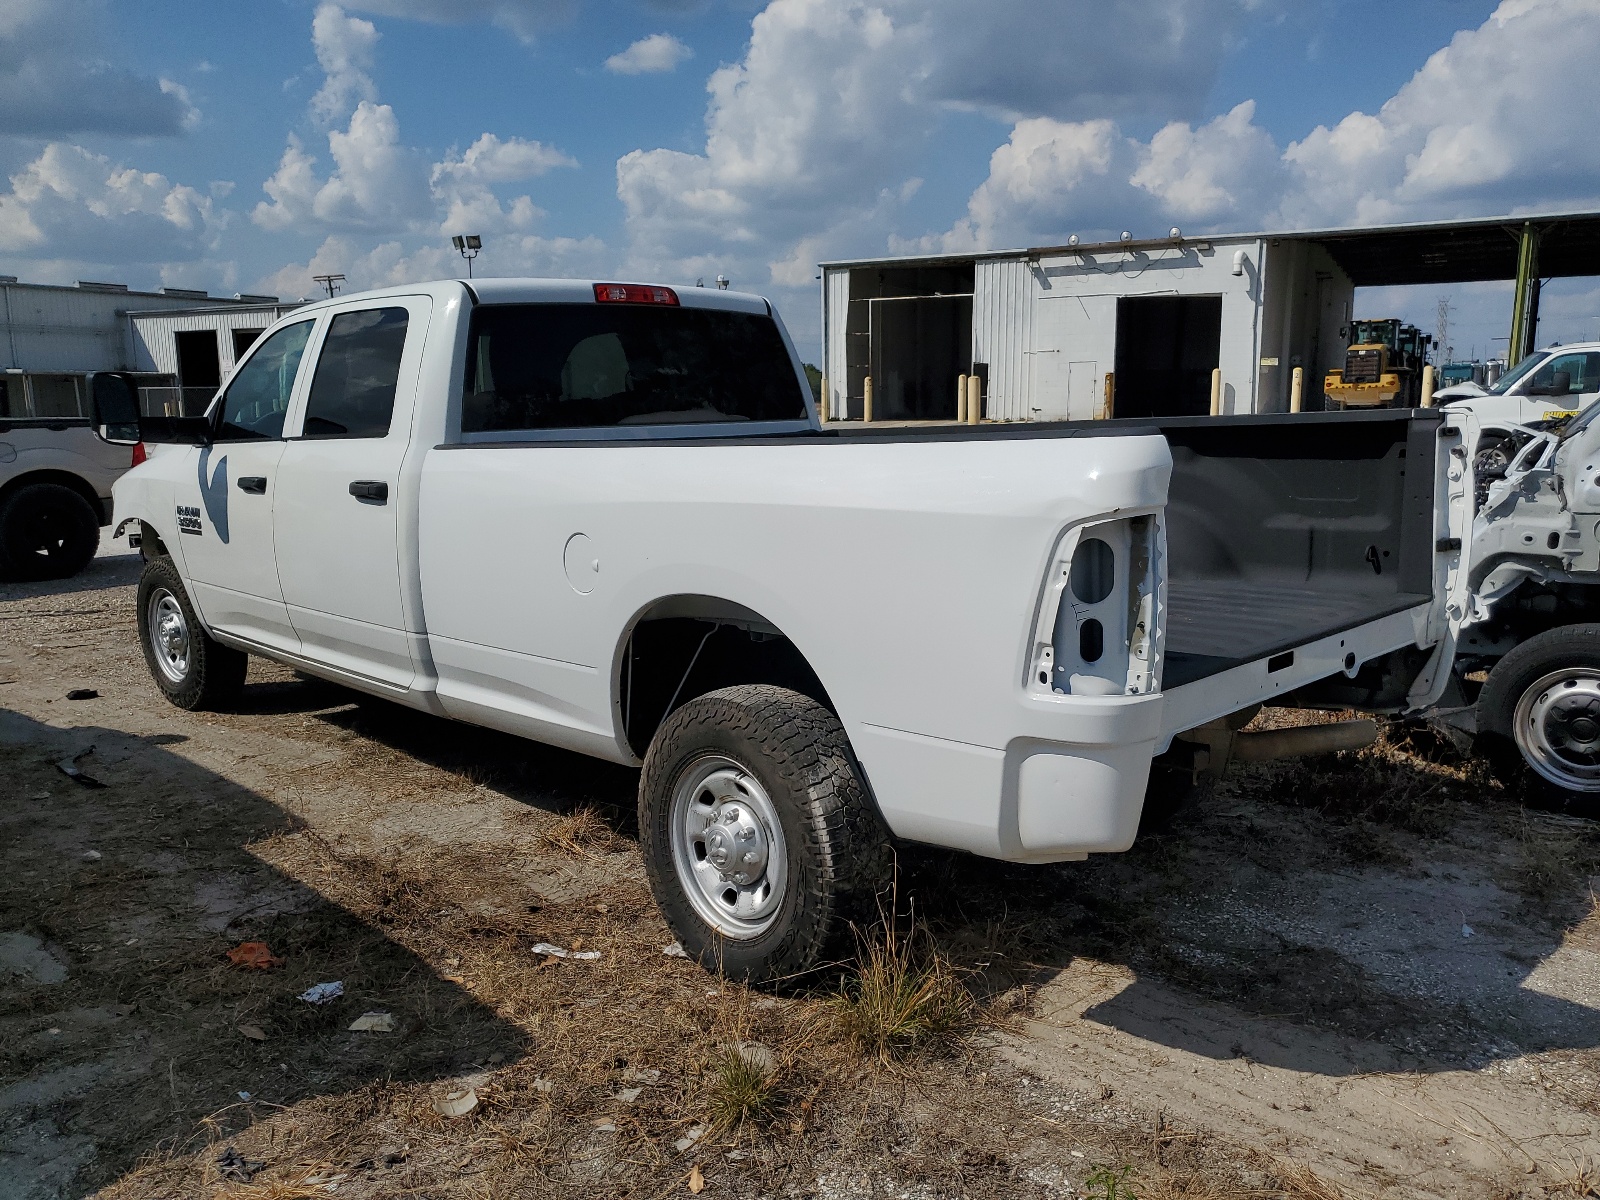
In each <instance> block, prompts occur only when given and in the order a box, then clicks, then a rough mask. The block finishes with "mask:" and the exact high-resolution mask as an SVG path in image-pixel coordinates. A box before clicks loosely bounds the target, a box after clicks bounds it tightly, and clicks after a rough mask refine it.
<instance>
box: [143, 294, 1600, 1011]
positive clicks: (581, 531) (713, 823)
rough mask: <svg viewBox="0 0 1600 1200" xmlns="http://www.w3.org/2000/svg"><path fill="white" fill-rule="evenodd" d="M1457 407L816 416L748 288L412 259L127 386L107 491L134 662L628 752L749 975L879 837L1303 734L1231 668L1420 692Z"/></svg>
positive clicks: (865, 859) (956, 824)
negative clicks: (1044, 420) (414, 266)
mask: <svg viewBox="0 0 1600 1200" xmlns="http://www.w3.org/2000/svg"><path fill="white" fill-rule="evenodd" d="M1465 420H1467V422H1468V423H1469V424H1470V418H1466V419H1465ZM1458 424H1459V423H1452V422H1449V421H1447V420H1446V419H1445V418H1444V416H1443V415H1442V414H1441V413H1440V412H1439V411H1420V412H1390V411H1376V412H1361V413H1330V414H1311V415H1296V416H1287V415H1283V416H1261V417H1226V418H1216V419H1212V418H1198V419H1188V418H1185V419H1173V420H1156V421H1127V422H1111V421H1104V422H1093V423H1080V424H1057V425H1045V424H1039V425H1011V426H1006V425H985V426H981V427H977V428H972V427H947V428H938V429H895V428H879V427H871V428H862V427H860V426H855V427H853V428H850V429H848V430H845V429H843V428H841V427H839V426H836V425H831V424H828V425H822V424H819V423H818V421H817V419H816V415H815V413H814V411H813V407H812V402H811V393H810V390H809V388H808V386H807V383H806V379H805V376H804V374H803V372H802V368H801V366H800V364H799V360H798V358H797V357H796V356H795V353H794V350H793V347H792V346H791V345H790V343H789V339H788V336H787V334H786V333H785V332H784V329H783V327H782V324H781V323H780V322H779V320H778V318H777V317H776V315H775V314H774V313H773V311H772V308H771V306H770V305H769V304H768V303H767V302H766V301H764V300H762V299H761V298H759V297H755V296H746V295H740V294H737V293H731V292H718V291H708V290H700V289H685V290H681V291H674V290H672V289H670V288H666V287H658V286H643V285H626V284H609V283H592V282H571V281H537V280H524V281H517V280H480V281H477V282H474V283H470V284H469V283H465V282H462V281H447V282H440V283H433V284H427V285H422V286H416V287H406V288H398V289H393V290H388V291H383V292H374V293H368V294H365V295H360V296H351V297H342V296H341V297H339V298H337V299H336V300H333V301H329V302H325V303H321V304H316V305H311V306H308V307H306V308H302V309H298V310H296V311H295V312H294V313H293V314H292V315H291V316H289V317H287V318H285V319H284V320H283V321H281V322H280V323H279V324H278V325H277V326H275V327H274V328H273V329H272V330H270V331H269V332H268V333H267V334H266V335H265V336H264V337H262V338H261V339H260V340H259V341H258V342H257V344H256V346H255V347H254V349H253V350H252V352H251V354H250V356H249V357H248V359H246V360H245V362H244V363H243V364H242V365H241V366H240V367H239V368H238V370H237V371H236V373H235V374H234V376H233V377H232V379H231V380H230V381H229V382H228V383H227V384H226V385H225V387H224V388H223V389H222V391H221V392H220V393H219V395H218V397H217V398H216V400H215V402H214V403H213V405H212V407H211V410H210V414H209V416H208V417H206V418H195V419H193V420H168V421H164V422H157V421H146V423H145V427H144V435H145V437H146V440H147V441H151V442H154V441H157V440H160V441H163V442H166V443H179V444H166V445H160V446H154V447H153V448H152V449H151V450H150V456H149V461H148V462H146V463H144V464H143V465H141V466H139V467H138V468H136V469H135V470H133V471H132V472H131V473H130V474H128V475H127V476H126V477H125V478H123V479H122V480H121V481H120V482H119V483H118V484H117V488H116V516H117V519H118V521H119V522H120V523H121V524H123V525H127V524H130V523H137V529H138V533H139V535H140V537H141V538H142V543H143V549H144V551H145V554H146V557H147V559H148V563H147V566H146V568H145V572H144V577H143V579H142V581H141V584H140V587H139V593H138V605H139V611H138V618H139V634H140V638H141V642H142V646H143V650H144V653H145V656H146V659H147V661H148V663H149V666H150V670H151V674H152V676H153V677H154V679H155V681H156V683H157V684H158V685H159V687H160V688H161V689H162V691H163V692H164V693H165V694H166V695H167V696H168V697H169V698H170V699H171V700H172V701H173V702H174V703H176V704H179V705H181V706H184V707H196V708H198V707H214V706H222V705H226V704H227V703H228V702H229V701H230V699H232V698H233V697H235V696H236V695H237V694H238V692H239V689H240V687H241V685H242V683H243V680H244V676H245V666H246V660H247V656H248V655H260V656H263V657H266V658H271V659H275V660H278V661H280V662H283V663H288V664H290V665H292V666H294V667H296V668H297V669H299V670H302V671H305V672H308V673H310V674H313V675H317V676H322V677H325V678H328V679H332V680H336V681H338V682H341V683H344V684H347V685H348V686H350V687H352V688H356V689H359V690H361V691H364V692H368V693H371V694H373V695H376V696H382V697H386V698H388V699H391V700H393V701H395V702H397V703H400V704H405V705H410V706H412V707H414V708H417V709H421V710H424V711H426V712H430V713H435V714H438V715H439V716H442V717H449V718H454V719H457V720H461V721H467V722H473V723H477V724H481V725H485V726H489V727H493V728H495V729H500V730H505V731H508V732H511V733H514V734H518V735H522V736H525V737H528V738H531V739H535V740H538V741H541V742H546V743H551V744H554V745H557V746H562V747H566V748H568V749H571V750H575V751H579V752H582V753H584V754H589V755H594V756H597V757H600V758H604V759H609V760H611V761H614V762H619V763H627V764H635V765H640V766H642V768H643V769H642V775H641V779H640V785H639V821H640V833H641V842H642V849H643V854H644V858H645V862H646V865H647V870H648V872H649V876H650V880H651V883H652V886H653V888H654V892H655V895H656V897H657V899H658V901H659V903H660V905H661V908H662V910H663V912H664V913H665V914H666V917H667V919H668V921H669V923H670V924H671V926H672V928H673V930H674V932H675V934H676V935H677V936H678V937H679V939H680V940H681V942H682V944H683V946H684V948H685V949H686V950H687V951H688V952H689V953H690V954H691V955H692V956H694V957H696V958H698V959H700V960H701V961H702V962H705V963H707V964H708V965H715V966H718V967H720V968H721V969H723V970H725V971H727V972H729V973H730V974H733V975H737V976H742V977H746V978H750V979H755V980H762V979H775V978H779V977H786V976H790V975H793V974H794V973H797V972H801V971H804V970H806V969H808V968H811V967H813V966H815V965H816V964H818V963H819V962H822V961H825V960H826V958H827V956H828V954H829V953H830V952H831V951H832V950H833V949H834V948H836V946H837V943H838V941H839V939H840V937H841V936H843V935H844V934H845V933H846V931H847V929H848V922H849V921H850V920H852V919H856V918H860V917H863V916H870V915H871V913H872V911H873V906H874V904H875V902H876V897H877V896H878V895H879V893H880V890H881V889H882V888H883V886H884V885H885V882H886V880H887V878H888V875H889V872H890V871H891V863H892V858H891V846H892V844H893V841H894V839H904V840H906V841H911V842H920V843H931V844H933V845H937V846H944V847H954V848H958V849H961V850H966V851H971V852H972V853H975V854H979V855H986V856H988V857H991V858H996V859H1004V860H1009V861H1016V862H1051V861H1061V860H1070V859H1078V858H1082V857H1084V856H1086V855H1088V854H1092V853H1105V852H1112V851H1119V850H1124V849H1126V848H1127V847H1128V846H1129V845H1130V844H1131V843H1132V841H1133V839H1134V836H1135V833H1136V831H1137V830H1138V828H1139V822H1140V817H1141V813H1142V812H1143V809H1144V806H1145V797H1146V789H1147V785H1149V783H1150V780H1151V776H1152V763H1153V762H1154V763H1155V764H1156V765H1157V766H1158V768H1161V769H1163V770H1173V771H1176V772H1177V773H1179V774H1181V775H1187V773H1188V772H1189V771H1191V770H1192V769H1193V768H1194V766H1195V754H1196V753H1197V751H1198V752H1200V753H1205V754H1209V755H1210V756H1211V763H1210V765H1211V766H1212V767H1213V768H1217V767H1220V765H1221V762H1220V761H1219V759H1221V758H1226V757H1227V756H1228V755H1229V754H1230V753H1236V754H1238V755H1240V756H1241V757H1250V756H1256V755H1259V754H1261V753H1263V752H1264V751H1263V746H1266V748H1267V749H1268V750H1287V751H1295V750H1303V749H1305V748H1306V747H1307V745H1309V744H1311V741H1315V739H1318V738H1320V739H1322V741H1321V743H1320V744H1321V745H1323V746H1325V747H1332V746H1337V745H1339V744H1343V743H1341V742H1340V738H1341V737H1342V736H1344V735H1343V734H1342V733H1341V732H1340V728H1339V727H1335V729H1334V731H1333V732H1332V733H1331V734H1330V733H1328V732H1327V731H1325V730H1323V731H1317V732H1314V733H1308V734H1305V735H1296V734H1289V735H1287V740H1288V742H1289V744H1288V745H1277V746H1273V745H1271V743H1270V739H1272V738H1278V739H1279V740H1280V741H1283V740H1284V738H1285V736H1286V735H1281V734H1267V735H1258V734H1243V735H1238V736H1235V735H1234V732H1233V729H1234V727H1236V726H1237V725H1238V724H1239V720H1240V718H1239V714H1242V713H1248V712H1249V711H1251V710H1252V709H1253V708H1254V707H1255V706H1258V705H1260V704H1262V703H1264V702H1265V703H1282V702H1284V701H1285V700H1286V698H1290V697H1293V702H1297V703H1303V704H1308V705H1319V706H1326V707H1354V708H1358V709H1365V710H1370V711H1384V712H1398V711H1402V710H1417V709H1422V708H1426V707H1428V706H1430V705H1431V704H1433V703H1434V701H1435V700H1437V699H1438V697H1439V696H1440V695H1441V694H1443V693H1444V692H1445V690H1446V689H1447V688H1448V687H1450V686H1451V684H1452V680H1453V679H1454V676H1453V674H1452V671H1451V666H1452V657H1451V656H1452V653H1453V650H1454V647H1455V643H1456V637H1457V632H1458V630H1459V627H1460V624H1461V621H1462V619H1463V617H1464V616H1465V614H1466V611H1467V610H1466V607H1465V605H1466V603H1467V593H1468V591H1469V586H1470V581H1469V580H1467V578H1466V572H1465V570H1464V569H1463V568H1464V563H1465V555H1464V553H1463V549H1462V547H1463V545H1464V544H1466V542H1467V540H1468V539H1469V534H1470V528H1469V527H1470V522H1471V518H1472V506H1473V480H1472V462H1471V455H1470V454H1469V452H1468V449H1467V447H1468V446H1469V445H1474V444H1475V443H1474V442H1471V441H1469V440H1467V438H1468V437H1470V436H1471V435H1470V431H1468V432H1467V435H1466V436H1465V437H1464V432H1463V429H1462V428H1459V427H1458ZM1530 486H1531V485H1530ZM1566 529H1567V527H1566V526H1563V527H1562V528H1561V529H1560V530H1555V529H1554V528H1553V530H1552V536H1555V537H1557V538H1558V540H1559V538H1561V537H1565V536H1566ZM1563 544H1564V543H1563ZM1597 677H1600V676H1597ZM1356 732H1357V734H1359V733H1360V730H1359V729H1358V730H1357V731H1356ZM1261 737H1266V738H1268V739H1269V742H1268V743H1262V742H1259V741H1252V739H1256V738H1261ZM1308 739H1309V740H1308Z"/></svg>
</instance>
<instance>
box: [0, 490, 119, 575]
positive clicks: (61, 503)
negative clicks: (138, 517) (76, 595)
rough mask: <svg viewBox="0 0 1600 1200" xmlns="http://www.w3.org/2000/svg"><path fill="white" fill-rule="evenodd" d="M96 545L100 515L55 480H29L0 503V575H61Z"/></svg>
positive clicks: (77, 566)
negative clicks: (29, 481) (32, 481)
mask: <svg viewBox="0 0 1600 1200" xmlns="http://www.w3.org/2000/svg"><path fill="white" fill-rule="evenodd" d="M99 548H100V514H99V513H97V512H95V510H94V508H93V507H92V506H91V505H90V504H89V502H88V501H87V500H85V499H84V498H83V497H82V496H80V495H78V493H77V492H75V491H73V490H72V489H71V488H69V487H67V486H66V485H65V484H60V483H30V484H28V485H26V486H25V487H20V488H18V489H17V490H16V491H14V492H12V493H11V495H10V496H8V497H6V500H5V503H4V504H3V505H0V575H5V576H6V577H8V578H11V579H66V578H68V577H69V576H72V575H76V574H77V573H78V572H79V571H81V570H83V568H84V567H85V566H87V565H88V563H89V560H90V559H91V558H93V557H94V553H95V551H96V550H98V549H99Z"/></svg>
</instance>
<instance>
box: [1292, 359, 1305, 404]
mask: <svg viewBox="0 0 1600 1200" xmlns="http://www.w3.org/2000/svg"><path fill="white" fill-rule="evenodd" d="M1305 390H1306V369H1305V368H1304V367H1296V368H1295V369H1294V377H1293V379H1292V381H1291V382H1290V384H1289V411H1290V412H1292V413H1297V412H1299V411H1300V404H1301V401H1302V400H1303V398H1304V395H1305Z"/></svg>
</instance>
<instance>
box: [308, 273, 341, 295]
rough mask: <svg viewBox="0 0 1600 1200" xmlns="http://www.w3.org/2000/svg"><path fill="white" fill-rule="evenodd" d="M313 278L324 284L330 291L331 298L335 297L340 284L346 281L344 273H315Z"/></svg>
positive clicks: (328, 291) (325, 288)
mask: <svg viewBox="0 0 1600 1200" xmlns="http://www.w3.org/2000/svg"><path fill="white" fill-rule="evenodd" d="M311 278H312V279H314V280H316V281H317V282H318V283H320V284H321V285H322V286H323V288H324V290H326V291H327V293H328V299H329V300H332V299H333V297H334V296H335V294H337V292H338V291H339V285H340V284H341V283H343V282H344V276H343V275H313V276H312V277H311Z"/></svg>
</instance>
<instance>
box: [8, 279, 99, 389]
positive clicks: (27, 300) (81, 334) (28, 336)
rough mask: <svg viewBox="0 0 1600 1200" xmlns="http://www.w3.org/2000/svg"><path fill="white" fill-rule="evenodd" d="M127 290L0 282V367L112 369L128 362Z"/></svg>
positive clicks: (72, 369)
mask: <svg viewBox="0 0 1600 1200" xmlns="http://www.w3.org/2000/svg"><path fill="white" fill-rule="evenodd" d="M127 308H128V295H127V293H125V292H93V291H87V290H85V291H79V290H78V289H77V288H65V287H63V288H54V287H31V286H28V285H26V284H0V322H3V323H4V329H3V330H0V367H10V368H15V369H18V370H23V371H110V370H114V369H116V368H117V367H126V366H127V365H128V361H127V359H128V354H127V349H128V348H127V335H126V331H125V329H124V327H123V321H122V317H121V314H122V313H123V312H124V311H126V310H127Z"/></svg>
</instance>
